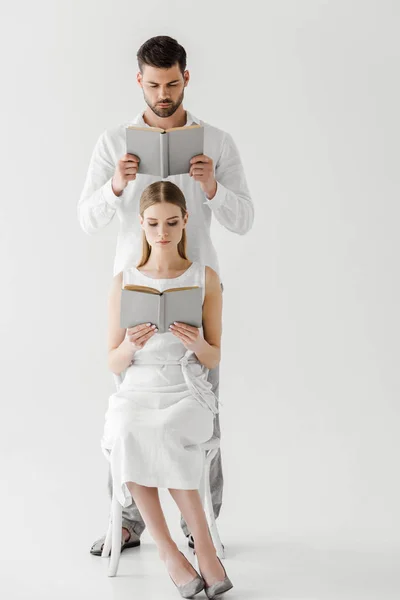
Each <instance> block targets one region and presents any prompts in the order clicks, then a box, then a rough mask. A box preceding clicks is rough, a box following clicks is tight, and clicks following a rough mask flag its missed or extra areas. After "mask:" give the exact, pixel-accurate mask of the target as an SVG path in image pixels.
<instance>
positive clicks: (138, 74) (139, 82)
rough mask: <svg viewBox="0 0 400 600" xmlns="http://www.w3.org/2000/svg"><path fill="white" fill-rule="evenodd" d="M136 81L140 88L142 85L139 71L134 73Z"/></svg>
mask: <svg viewBox="0 0 400 600" xmlns="http://www.w3.org/2000/svg"><path fill="white" fill-rule="evenodd" d="M136 81H137V82H138V84H139V85H140V87H142V85H143V75H142V74H141V72H140V71H138V72H137V73H136Z"/></svg>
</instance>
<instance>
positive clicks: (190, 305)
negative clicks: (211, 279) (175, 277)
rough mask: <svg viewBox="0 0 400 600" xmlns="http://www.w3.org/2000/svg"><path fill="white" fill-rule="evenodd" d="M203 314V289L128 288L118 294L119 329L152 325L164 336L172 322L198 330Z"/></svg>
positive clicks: (132, 286)
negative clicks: (119, 301) (119, 303)
mask: <svg viewBox="0 0 400 600" xmlns="http://www.w3.org/2000/svg"><path fill="white" fill-rule="evenodd" d="M202 314H203V307H202V288H200V287H197V286H196V287H188V288H172V289H169V290H165V291H164V292H159V291H158V290H156V289H155V288H146V287H143V286H134V285H131V286H129V285H127V286H125V288H124V289H122V291H121V312H120V326H121V327H122V328H124V329H127V328H128V327H135V326H136V325H141V324H142V323H151V324H152V325H156V326H157V327H158V331H159V333H166V332H167V331H168V328H169V326H170V325H172V323H173V322H174V321H179V322H180V323H186V324H187V325H192V326H193V327H201V326H202V322H203V318H202Z"/></svg>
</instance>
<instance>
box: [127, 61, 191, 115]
mask: <svg viewBox="0 0 400 600" xmlns="http://www.w3.org/2000/svg"><path fill="white" fill-rule="evenodd" d="M137 81H138V82H139V85H140V86H141V87H142V89H143V96H144V99H145V102H146V104H147V105H148V106H149V107H150V108H151V110H152V111H153V113H154V114H155V115H157V116H158V117H163V118H166V117H170V116H171V115H173V114H174V112H175V111H176V110H177V109H178V108H179V106H180V105H181V104H182V101H183V96H184V88H185V87H186V85H187V84H188V81H189V72H188V71H185V72H184V74H183V75H182V73H181V70H180V68H179V65H178V63H177V64H176V65H174V66H173V67H171V68H169V69H158V68H156V67H151V66H149V65H145V66H144V67H143V73H140V72H139V73H138V74H137ZM163 103H165V105H164V106H163Z"/></svg>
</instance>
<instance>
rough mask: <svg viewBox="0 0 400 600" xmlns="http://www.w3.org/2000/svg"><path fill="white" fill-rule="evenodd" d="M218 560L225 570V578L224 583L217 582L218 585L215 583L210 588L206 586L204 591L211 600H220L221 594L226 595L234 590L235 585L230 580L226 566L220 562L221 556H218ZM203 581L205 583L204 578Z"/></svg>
mask: <svg viewBox="0 0 400 600" xmlns="http://www.w3.org/2000/svg"><path fill="white" fill-rule="evenodd" d="M217 558H218V560H219V563H220V565H221V567H222V568H223V569H224V574H225V578H224V579H222V581H217V582H216V583H213V584H212V585H209V586H207V584H205V587H204V591H205V593H206V596H207V598H208V599H209V600H214V598H218V597H219V596H220V595H221V594H224V593H225V592H227V591H228V590H231V589H232V588H233V583H232V581H231V580H230V579H229V577H228V575H227V574H226V571H225V567H224V565H223V564H222V562H221V561H220V559H219V556H217ZM200 573H201V571H200ZM202 577H203V576H202ZM203 580H204V582H205V579H204V577H203Z"/></svg>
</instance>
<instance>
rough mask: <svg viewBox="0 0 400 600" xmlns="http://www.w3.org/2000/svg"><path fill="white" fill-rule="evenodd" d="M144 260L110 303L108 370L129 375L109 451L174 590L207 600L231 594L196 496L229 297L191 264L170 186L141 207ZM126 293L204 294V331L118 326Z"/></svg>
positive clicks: (112, 409) (117, 479)
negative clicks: (188, 539) (173, 512)
mask: <svg viewBox="0 0 400 600" xmlns="http://www.w3.org/2000/svg"><path fill="white" fill-rule="evenodd" d="M139 218H140V223H141V227H142V230H143V233H142V235H143V253H142V259H141V260H140V262H139V264H138V265H137V267H132V268H128V269H126V270H125V271H123V272H122V273H119V274H118V275H116V276H115V277H114V280H113V284H112V288H111V292H110V298H109V366H110V369H111V370H112V371H113V372H114V373H121V372H122V371H126V373H125V377H124V380H123V382H122V384H121V387H120V389H119V391H118V393H115V394H113V395H112V396H111V397H110V400H109V408H108V411H107V413H106V422H105V427H104V435H103V439H102V447H103V449H104V451H106V450H107V451H109V450H111V454H110V461H111V469H112V473H113V486H114V491H115V493H116V494H117V497H118V499H119V501H120V502H121V504H122V505H123V506H124V507H126V506H129V504H130V503H131V502H132V498H133V499H134V501H135V503H136V505H137V507H138V509H139V511H140V513H141V515H142V517H143V519H144V521H145V523H146V526H147V528H148V530H149V532H150V534H151V536H152V537H153V539H154V541H155V542H156V544H157V547H158V551H159V556H160V558H161V559H162V560H163V561H164V563H165V565H166V568H167V570H168V572H169V574H170V577H171V579H172V581H173V582H174V583H175V585H176V586H177V587H178V590H179V592H180V594H181V596H183V597H184V598H189V597H192V596H193V595H194V594H197V593H198V592H200V591H201V590H202V589H205V592H206V595H207V597H208V598H215V597H216V596H217V595H221V594H222V593H224V592H226V591H228V590H229V589H231V588H232V583H231V581H230V580H229V578H228V577H227V575H226V572H225V569H224V567H223V566H222V563H221V561H220V560H219V558H218V557H217V555H216V551H215V548H214V545H213V542H212V538H211V536H210V533H209V530H208V525H207V521H206V517H205V514H204V509H203V507H202V504H201V500H200V495H199V492H198V488H199V485H200V479H201V475H202V471H203V455H202V452H201V450H200V448H199V444H201V443H202V442H205V441H207V440H208V439H210V438H211V437H212V435H213V422H214V414H215V413H216V412H218V407H217V401H216V398H215V395H214V394H213V392H212V390H211V387H212V386H211V384H210V383H209V382H208V381H207V374H208V369H212V368H214V367H216V366H217V365H218V363H219V361H220V353H221V352H220V340H221V314H222V293H221V286H220V281H219V278H218V275H217V273H216V272H215V271H213V270H212V269H211V268H210V267H205V266H204V265H202V264H200V263H198V262H190V260H189V259H188V258H187V256H186V224H187V221H188V213H187V210H186V202H185V197H184V195H183V194H182V192H181V190H180V189H179V188H178V187H177V186H176V185H175V184H173V183H172V182H170V181H157V182H155V183H153V184H151V185H149V186H148V187H147V188H146V189H145V190H144V192H143V194H142V196H141V200H140V215H139ZM126 284H134V285H145V286H148V287H153V288H154V287H156V288H157V289H158V290H159V291H164V290H166V289H168V288H171V287H174V288H176V287H186V286H199V287H201V288H202V295H203V312H202V321H203V323H202V327H201V328H200V329H197V328H195V327H192V326H189V325H186V324H184V323H176V324H173V325H171V327H170V329H169V331H168V332H167V333H164V334H159V333H158V332H157V329H156V327H155V326H154V325H151V324H145V323H144V324H141V325H137V326H136V327H132V328H130V329H127V330H125V329H122V328H121V327H120V325H119V318H120V301H121V289H122V288H123V287H124V285H126ZM158 488H167V489H169V492H170V493H171V496H172V497H173V499H174V500H175V502H176V504H177V505H178V508H179V510H180V512H181V513H182V515H183V518H184V519H185V521H186V523H187V525H188V527H189V529H190V532H191V534H192V536H193V538H194V540H195V549H196V554H197V558H198V562H199V567H200V572H201V575H199V574H198V573H197V571H196V570H195V569H194V568H193V567H192V565H191V564H190V562H189V561H188V560H187V559H186V557H185V556H184V555H183V554H182V553H181V552H180V551H179V550H178V548H177V546H176V544H175V542H174V541H173V540H172V538H171V535H170V532H169V529H168V526H167V524H166V521H165V518H164V514H163V511H162V508H161V505H160V501H159V496H158Z"/></svg>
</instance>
